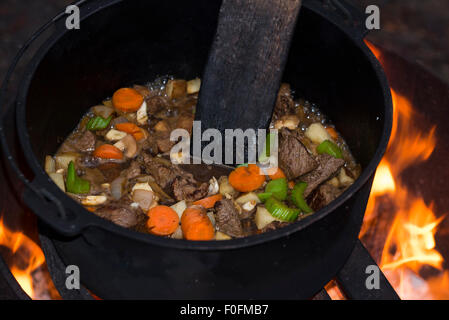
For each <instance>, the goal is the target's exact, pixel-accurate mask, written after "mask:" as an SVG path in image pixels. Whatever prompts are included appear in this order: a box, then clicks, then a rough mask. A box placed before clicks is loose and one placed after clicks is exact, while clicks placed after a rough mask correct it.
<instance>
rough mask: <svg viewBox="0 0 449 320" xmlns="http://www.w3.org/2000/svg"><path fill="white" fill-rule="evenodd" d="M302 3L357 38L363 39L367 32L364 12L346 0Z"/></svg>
mask: <svg viewBox="0 0 449 320" xmlns="http://www.w3.org/2000/svg"><path fill="white" fill-rule="evenodd" d="M304 3H305V4H306V5H307V7H308V8H310V9H312V10H313V11H315V12H317V13H319V14H320V15H322V16H324V17H326V18H327V19H329V20H330V21H331V22H332V23H334V24H336V25H338V26H339V27H341V28H342V29H344V30H345V31H346V32H347V33H349V34H350V35H352V36H354V37H356V38H358V39H363V38H364V37H365V36H366V35H367V34H368V32H369V30H368V29H367V28H366V27H365V19H366V16H365V15H364V13H363V12H361V11H360V10H359V9H358V8H356V7H354V5H352V4H350V3H348V1H347V0H304Z"/></svg>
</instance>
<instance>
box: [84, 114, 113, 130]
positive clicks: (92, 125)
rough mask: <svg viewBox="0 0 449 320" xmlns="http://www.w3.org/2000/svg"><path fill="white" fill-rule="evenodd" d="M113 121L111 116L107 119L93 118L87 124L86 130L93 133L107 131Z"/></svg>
mask: <svg viewBox="0 0 449 320" xmlns="http://www.w3.org/2000/svg"><path fill="white" fill-rule="evenodd" d="M111 119H112V116H109V117H108V118H107V119H105V118H103V117H100V116H96V117H93V118H91V119H90V120H89V122H88V123H87V124H86V129H87V130H91V131H96V130H103V129H106V128H107V127H108V125H109V122H111Z"/></svg>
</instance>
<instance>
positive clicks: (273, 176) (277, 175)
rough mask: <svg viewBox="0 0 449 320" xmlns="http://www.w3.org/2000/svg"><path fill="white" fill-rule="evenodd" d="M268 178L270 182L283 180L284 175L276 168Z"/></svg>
mask: <svg viewBox="0 0 449 320" xmlns="http://www.w3.org/2000/svg"><path fill="white" fill-rule="evenodd" d="M268 176H269V177H270V179H271V180H276V179H281V178H285V174H284V172H283V171H282V170H281V168H277V169H276V171H275V172H274V173H273V174H269V175H268Z"/></svg>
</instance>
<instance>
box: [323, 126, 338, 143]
mask: <svg viewBox="0 0 449 320" xmlns="http://www.w3.org/2000/svg"><path fill="white" fill-rule="evenodd" d="M326 131H327V132H328V133H329V134H330V136H331V137H332V139H334V141H336V140H338V133H337V131H336V130H335V129H334V128H332V127H327V128H326Z"/></svg>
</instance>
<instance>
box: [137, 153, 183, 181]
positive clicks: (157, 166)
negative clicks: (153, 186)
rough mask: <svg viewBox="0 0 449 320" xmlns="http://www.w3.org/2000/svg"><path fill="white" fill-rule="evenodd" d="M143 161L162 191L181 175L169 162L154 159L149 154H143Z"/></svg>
mask: <svg viewBox="0 0 449 320" xmlns="http://www.w3.org/2000/svg"><path fill="white" fill-rule="evenodd" d="M142 159H143V163H144V165H145V168H146V170H147V172H148V173H149V174H151V175H152V176H153V177H154V179H155V180H156V182H157V184H158V185H159V186H160V187H161V188H162V189H167V187H169V186H170V185H171V184H172V183H173V181H174V180H175V178H176V177H177V176H178V175H179V171H178V170H176V167H175V166H174V165H173V164H172V163H171V162H170V161H169V160H165V159H161V158H158V157H152V156H150V155H149V154H147V153H144V154H143V157H142Z"/></svg>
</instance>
